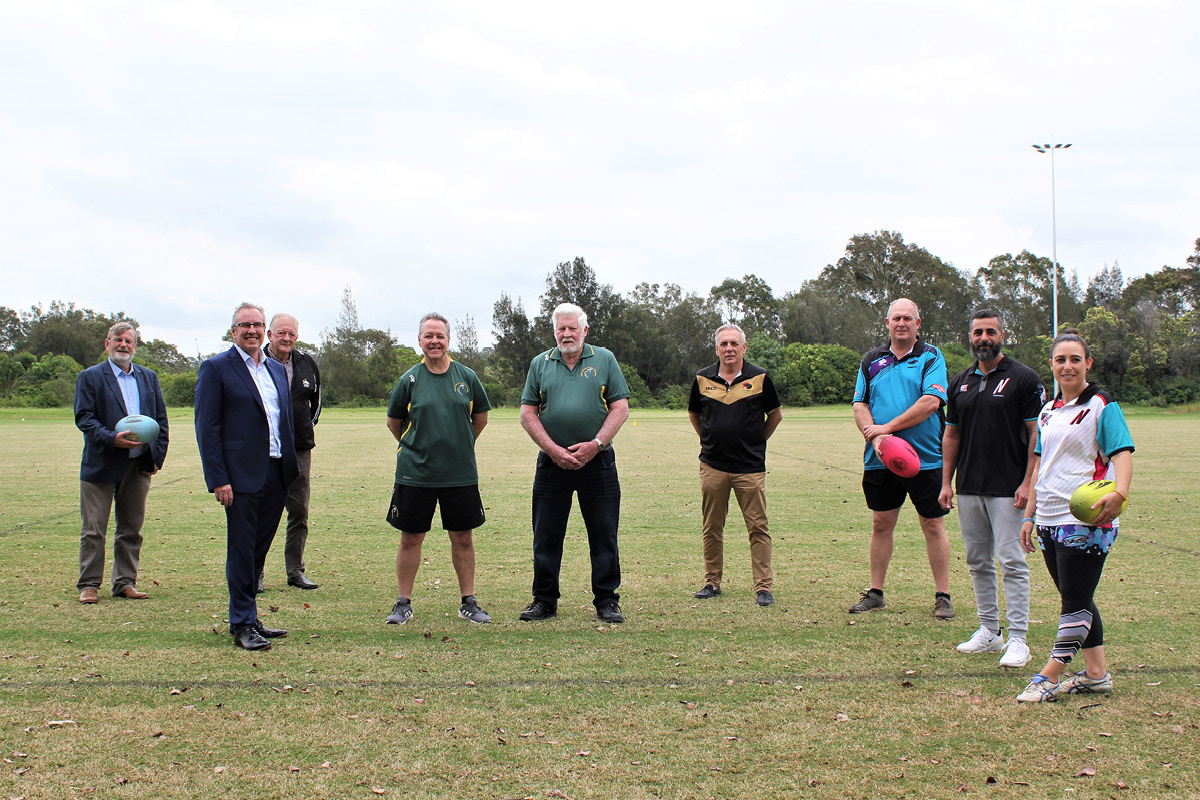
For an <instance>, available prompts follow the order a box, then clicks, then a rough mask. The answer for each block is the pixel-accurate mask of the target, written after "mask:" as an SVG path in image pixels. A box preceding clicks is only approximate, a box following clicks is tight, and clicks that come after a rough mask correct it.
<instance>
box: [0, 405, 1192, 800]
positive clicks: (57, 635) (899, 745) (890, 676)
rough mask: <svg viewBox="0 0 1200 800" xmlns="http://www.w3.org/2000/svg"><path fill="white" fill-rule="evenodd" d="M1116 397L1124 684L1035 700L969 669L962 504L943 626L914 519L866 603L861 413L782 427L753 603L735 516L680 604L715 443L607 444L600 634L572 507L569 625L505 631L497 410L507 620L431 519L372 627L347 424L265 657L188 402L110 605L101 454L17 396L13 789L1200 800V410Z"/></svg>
mask: <svg viewBox="0 0 1200 800" xmlns="http://www.w3.org/2000/svg"><path fill="white" fill-rule="evenodd" d="M1126 411H1127V414H1128V416H1129V421H1130V427H1131V430H1132V432H1133V435H1134V438H1135V441H1136V443H1137V446H1138V452H1137V454H1136V456H1135V459H1134V471H1135V474H1134V482H1133V497H1132V501H1131V505H1130V508H1129V510H1128V511H1127V512H1126V514H1125V515H1123V516H1122V523H1123V524H1122V529H1121V535H1120V538H1119V539H1118V542H1117V545H1116V547H1115V548H1114V550H1113V554H1112V556H1111V557H1110V559H1109V562H1108V566H1107V568H1106V574H1105V578H1104V580H1103V581H1102V582H1101V585H1100V591H1099V596H1098V599H1097V602H1098V604H1100V606H1101V608H1102V609H1104V611H1105V623H1106V626H1105V627H1106V633H1107V639H1108V642H1107V650H1108V653H1109V659H1110V662H1111V665H1112V669H1113V672H1114V676H1115V677H1116V694H1115V695H1114V696H1113V697H1112V698H1106V699H1101V700H1076V699H1071V700H1068V701H1064V702H1060V703H1058V704H1055V705H1052V706H1046V707H1033V708H1018V707H1017V705H1016V703H1015V702H1013V697H1014V696H1015V694H1016V693H1017V692H1018V691H1019V690H1020V689H1021V687H1022V686H1023V685H1024V681H1025V680H1026V679H1027V678H1028V674H1026V673H1025V672H1024V671H1022V672H1020V673H1012V672H1008V673H1005V672H1002V671H1001V670H1000V669H999V668H998V667H997V666H996V663H995V658H993V657H992V656H991V655H983V656H964V655H960V654H958V653H955V652H954V649H953V646H954V644H955V643H956V642H959V641H962V640H963V639H965V638H966V637H967V636H969V635H970V633H971V632H972V631H973V630H974V629H975V628H976V627H977V622H976V620H975V618H974V615H973V607H974V604H973V600H972V597H971V590H970V584H969V580H968V577H967V572H966V567H965V565H964V564H963V563H962V561H961V554H962V547H961V542H956V541H955V540H956V536H957V529H956V523H955V517H954V515H953V514H952V515H951V516H950V517H948V527H949V528H950V531H951V533H950V538H951V543H952V546H953V547H954V554H955V563H954V566H953V568H952V585H951V591H952V594H953V597H954V601H955V606H956V609H957V611H958V616H957V618H956V619H954V620H952V621H950V622H948V623H939V622H936V621H935V620H933V619H932V617H931V613H930V612H931V607H932V583H931V579H930V577H929V571H928V566H927V564H926V561H925V554H924V546H923V542H922V540H921V536H920V533H919V531H918V529H917V525H916V516H915V514H914V513H913V512H912V511H911V510H908V511H905V512H904V513H903V514H902V515H901V520H900V525H899V527H898V529H897V548H896V555H895V557H894V559H893V562H892V568H891V571H890V573H889V578H888V603H889V608H888V609H887V610H885V611H882V612H873V613H872V614H869V615H865V616H863V617H850V616H849V615H848V614H846V608H847V607H848V606H849V605H850V603H852V602H853V601H854V600H855V599H856V598H857V596H858V592H859V591H861V590H862V589H863V588H864V587H865V584H866V583H867V563H866V559H867V552H866V545H867V537H868V533H869V516H868V512H867V510H866V508H865V506H864V504H863V501H862V496H861V489H860V487H859V480H860V477H861V448H862V445H861V441H862V440H861V437H859V436H858V434H857V432H856V431H855V429H854V425H853V422H852V419H851V414H850V410H849V408H848V407H846V406H842V407H825V408H817V409H785V418H784V422H783V424H782V425H781V427H780V429H779V431H778V432H777V433H776V435H775V437H774V438H772V440H771V444H770V446H769V448H768V466H769V470H770V474H769V476H768V488H767V493H768V504H769V506H768V510H769V513H770V517H771V530H772V535H773V538H774V542H775V571H776V582H775V593H776V598H777V603H776V605H775V606H774V607H772V608H767V609H760V608H757V607H756V606H755V605H754V603H753V599H754V598H753V592H752V591H751V585H750V576H749V557H748V552H747V546H746V543H745V537H744V534H739V533H738V523H740V520H739V519H738V518H737V516H736V512H734V514H732V515H731V524H730V526H729V527H728V529H727V552H726V575H727V577H726V582H725V586H724V588H725V594H723V595H722V596H721V597H719V598H715V599H713V600H710V601H706V602H703V603H701V602H700V601H696V600H694V599H692V597H691V593H692V592H693V591H695V590H696V589H697V588H699V586H700V583H701V582H702V570H701V562H700V542H699V486H698V477H697V467H696V463H697V462H696V453H697V451H698V444H697V441H696V437H695V434H694V433H693V432H692V430H691V426H690V424H689V423H688V421H687V417H686V414H685V412H665V411H651V412H643V411H639V410H634V411H633V413H632V415H631V417H630V422H629V423H626V425H625V427H624V429H623V430H622V431H621V433H620V435H619V436H618V437H617V439H616V442H615V447H616V452H617V463H618V470H619V471H620V475H621V482H622V489H623V505H622V526H621V550H622V566H623V570H624V581H623V585H622V588H621V592H622V600H621V603H622V607H623V609H624V611H625V613H626V616H627V618H628V622H627V623H626V624H625V625H623V626H615V627H611V628H610V627H607V626H600V625H598V624H597V623H596V622H595V621H594V620H593V619H592V613H591V612H592V609H591V604H590V597H589V596H588V594H587V585H588V579H587V554H586V539H585V538H584V536H583V532H582V523H581V522H580V521H579V518H578V516H577V515H576V516H575V517H574V518H573V521H572V525H571V528H570V531H569V533H568V542H567V547H566V551H565V558H564V569H563V594H564V596H563V600H562V603H561V605H560V609H559V613H560V616H559V617H558V618H557V619H555V620H552V621H548V622H542V623H536V624H529V623H520V622H518V621H517V620H516V615H517V613H518V612H519V611H520V609H521V608H523V607H524V605H525V604H526V603H527V602H528V599H529V581H530V577H531V566H530V539H531V534H530V531H529V513H530V486H531V483H532V472H533V462H534V456H535V453H536V451H535V448H534V445H533V444H532V443H531V442H530V441H529V439H528V437H527V436H526V435H525V433H524V432H523V431H522V430H521V428H520V425H519V423H518V421H517V415H516V411H515V410H504V409H502V410H497V411H493V412H492V414H491V419H490V424H489V425H488V428H487V429H486V430H485V431H484V433H483V436H482V437H481V438H480V441H479V446H478V448H479V449H478V452H479V464H480V477H481V484H480V489H481V493H482V495H483V498H484V502H485V505H486V506H487V507H488V522H487V524H486V525H485V526H484V527H483V528H481V529H479V530H477V531H476V546H477V550H478V564H479V566H478V579H477V583H478V591H477V594H478V596H479V598H480V601H481V602H482V603H483V605H484V607H485V608H487V609H488V611H489V612H490V613H491V615H492V617H493V618H494V620H495V622H494V623H493V624H490V625H486V626H474V625H471V624H470V623H467V622H464V621H462V620H459V619H458V618H457V616H456V615H455V610H456V608H457V603H458V597H457V592H456V588H455V584H454V576H453V571H452V569H451V566H450V563H449V555H448V548H447V546H446V543H445V539H444V537H439V536H438V535H437V534H436V532H435V533H432V534H431V535H430V536H429V538H428V540H427V542H426V548H425V553H426V558H427V563H426V564H425V565H424V566H423V567H422V569H421V572H420V574H419V576H418V585H417V590H416V592H415V596H414V598H413V607H414V609H415V611H416V615H417V619H416V620H414V621H413V622H412V623H409V624H408V625H406V626H404V627H403V628H396V627H393V626H385V625H384V624H383V617H384V616H385V615H386V614H387V611H388V609H389V608H390V606H391V603H392V601H393V600H394V599H395V573H394V558H395V549H396V544H397V537H398V535H399V534H397V533H396V532H395V531H394V530H392V529H391V528H390V527H389V526H387V524H386V523H385V522H384V521H383V514H384V511H385V508H386V502H387V499H388V496H389V494H390V490H391V474H392V470H393V466H394V463H393V447H394V444H393V440H392V439H391V437H390V436H389V434H388V432H387V430H386V429H385V427H384V412H383V410H382V409H360V410H340V409H329V410H327V411H326V412H325V414H323V415H322V418H321V424H320V428H319V434H320V435H319V437H318V446H317V449H316V451H314V495H313V501H312V508H313V533H312V537H311V539H310V542H309V554H308V561H309V573H310V574H311V575H312V576H313V578H314V579H315V580H318V581H319V582H320V583H321V584H322V588H321V589H319V590H317V591H315V592H299V591H297V590H293V589H287V588H285V586H284V580H283V563H282V553H281V552H280V551H279V550H278V549H276V550H275V551H273V552H272V555H271V557H270V559H269V560H268V566H267V587H268V591H267V593H266V594H265V595H264V596H263V597H261V598H260V608H261V609H262V611H263V613H264V617H265V619H266V621H267V622H268V623H269V624H271V625H276V624H278V625H279V626H282V627H286V628H288V629H289V630H290V632H291V633H290V634H289V636H288V637H287V638H286V639H282V640H279V641H278V642H277V644H276V647H275V648H274V649H273V650H271V651H270V652H269V653H259V654H251V653H245V652H241V651H237V650H235V649H234V648H233V647H232V646H231V644H230V640H229V635H228V632H227V627H226V626H225V624H224V616H225V608H226V602H227V596H226V594H225V583H224V573H223V560H224V530H225V529H224V514H223V511H222V509H221V508H220V507H219V506H218V505H217V504H216V502H215V501H213V499H212V497H211V496H210V495H209V494H208V493H207V492H206V491H205V488H204V482H203V479H202V477H201V474H200V468H199V460H198V458H197V455H196V445H195V439H194V436H193V432H192V425H191V413H190V410H188V409H181V410H176V411H174V412H173V413H172V416H171V422H172V427H171V430H172V445H171V450H170V452H169V454H168V457H167V463H166V467H165V469H164V471H163V472H162V473H161V474H160V475H159V476H157V477H156V478H155V482H154V488H153V489H152V492H151V495H150V500H149V504H148V512H149V514H148V517H149V518H148V521H147V525H146V544H145V547H144V549H143V553H142V571H141V578H140V580H139V587H140V588H143V589H144V590H146V591H148V592H149V593H150V594H151V599H150V600H149V601H144V602H129V601H124V600H121V601H118V600H115V599H112V598H111V597H110V596H109V595H108V593H107V592H102V593H101V602H100V604H99V605H98V606H92V607H81V606H80V605H79V604H78V603H77V602H76V601H75V595H76V591H75V578H76V576H77V569H78V536H79V518H78V469H79V452H80V448H81V441H82V437H81V436H80V434H79V433H78V431H77V430H76V429H75V428H74V425H73V423H72V421H71V419H70V413H69V411H65V410H61V411H41V410H22V409H3V410H0V453H3V457H2V459H0V618H2V619H3V625H0V709H2V711H0V735H2V736H3V742H2V743H0V750H2V754H3V756H4V757H5V759H6V761H5V762H4V763H3V764H0V776H3V783H4V786H3V788H2V791H3V792H5V793H6V794H4V795H3V796H8V797H26V798H35V797H71V796H80V797H83V796H95V797H163V796H173V797H217V796H222V797H224V796H247V797H249V796H253V797H301V796H302V797H380V796H383V797H448V796H451V797H472V798H474V797H479V798H509V797H569V798H584V797H628V798H641V797H670V798H675V797H679V798H691V797H697V798H700V797H760V796H761V797H819V798H824V797H829V798H832V797H960V796H962V795H963V794H964V793H967V794H969V795H974V796H983V797H992V796H1005V797H1008V796H1014V794H1018V795H1019V796H1022V797H1031V798H1032V797H1048V796H1069V797H1101V796H1103V797H1109V796H1117V795H1118V794H1119V793H1120V795H1121V796H1125V795H1128V796H1143V797H1156V798H1158V797H1194V796H1195V794H1196V793H1197V787H1200V779H1198V774H1197V767H1196V759H1195V756H1194V754H1195V752H1196V751H1197V750H1198V749H1200V748H1197V746H1196V736H1197V730H1198V728H1197V724H1198V722H1200V713H1198V712H1200V692H1198V691H1197V686H1198V684H1200V658H1198V656H1200V647H1198V646H1197V641H1196V635H1195V626H1196V622H1197V611H1196V609H1197V607H1198V601H1200V590H1197V588H1196V581H1195V578H1196V575H1197V573H1198V569H1197V567H1198V564H1197V555H1198V552H1200V547H1198V546H1197V545H1196V541H1195V533H1194V532H1195V531H1196V530H1197V526H1198V523H1200V509H1198V505H1200V504H1197V502H1196V501H1195V498H1194V492H1193V486H1194V483H1195V476H1196V475H1197V474H1200V457H1198V456H1197V455H1196V454H1195V452H1194V451H1191V450H1190V449H1189V448H1187V447H1184V446H1181V443H1184V442H1189V441H1193V440H1195V439H1196V434H1197V433H1198V432H1200V417H1198V416H1196V415H1194V414H1192V415H1178V414H1168V413H1165V412H1149V411H1132V412H1131V411H1130V410H1129V409H1127V410H1126ZM23 417H24V420H22V418H23ZM635 423H636V424H635ZM1031 572H1032V574H1033V576H1034V581H1033V582H1034V593H1033V604H1032V606H1033V607H1032V616H1033V619H1034V620H1035V624H1034V625H1033V626H1032V628H1031V631H1030V645H1031V647H1032V648H1033V650H1034V662H1033V663H1037V662H1038V661H1039V660H1040V659H1044V658H1045V655H1046V652H1047V648H1048V646H1049V643H1050V642H1051V640H1052V638H1053V635H1054V630H1055V627H1056V625H1057V615H1058V610H1057V595H1056V594H1055V593H1054V592H1053V589H1052V587H1051V586H1050V585H1049V580H1048V577H1047V576H1046V574H1045V570H1044V567H1042V565H1041V564H1040V562H1036V561H1035V563H1034V564H1033V566H1032V569H1031ZM1031 666H1032V664H1031ZM1122 784H1123V785H1124V787H1127V788H1119V787H1120V786H1121V785H1122ZM1068 790H1069V791H1068ZM1064 793H1065V794H1064Z"/></svg>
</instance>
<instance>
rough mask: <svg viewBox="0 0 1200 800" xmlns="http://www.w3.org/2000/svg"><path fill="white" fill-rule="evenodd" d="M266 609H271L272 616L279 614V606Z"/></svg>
mask: <svg viewBox="0 0 1200 800" xmlns="http://www.w3.org/2000/svg"><path fill="white" fill-rule="evenodd" d="M267 608H269V609H271V613H272V614H278V613H279V606H267Z"/></svg>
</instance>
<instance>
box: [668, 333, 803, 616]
mask: <svg viewBox="0 0 1200 800" xmlns="http://www.w3.org/2000/svg"><path fill="white" fill-rule="evenodd" d="M715 340H716V349H717V359H718V360H717V363H716V364H713V365H712V366H709V367H705V368H704V369H702V370H700V372H698V373H697V374H696V377H695V379H694V380H693V381H692V391H691V395H690V397H689V398H688V417H689V418H690V419H691V422H692V427H693V428H695V430H696V435H697V436H699V437H700V508H701V513H702V515H703V517H704V523H703V524H704V533H703V542H704V586H703V587H702V588H701V589H700V591H698V592H696V594H695V597H696V598H697V599H698V600H707V599H709V598H710V597H715V596H717V595H719V594H720V593H721V576H722V573H723V571H724V562H725V548H724V544H725V543H724V539H725V517H726V514H727V513H728V511H729V491H730V489H732V490H733V492H734V495H735V496H736V497H737V501H738V506H739V507H740V508H741V509H742V517H743V519H745V521H746V531H747V533H749V535H750V568H751V571H752V572H753V574H754V591H755V602H757V603H758V605H760V606H769V605H771V604H772V603H774V602H775V597H774V595H772V594H771V585H772V580H773V577H774V575H773V573H772V571H771V533H770V531H769V530H768V528H767V497H766V478H767V439H770V438H771V434H772V433H774V432H775V428H777V427H778V426H779V422H780V420H782V419H783V409H782V408H781V404H780V402H779V393H778V392H776V391H775V384H774V383H773V382H772V381H771V376H770V375H768V374H767V371H766V370H765V369H763V368H762V367H756V366H755V365H754V364H751V363H749V362H748V361H746V360H745V356H746V334H745V332H743V331H742V329H741V328H739V327H738V326H737V325H733V324H728V325H722V326H721V327H719V328H717V333H716V336H715Z"/></svg>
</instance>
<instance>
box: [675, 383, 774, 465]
mask: <svg viewBox="0 0 1200 800" xmlns="http://www.w3.org/2000/svg"><path fill="white" fill-rule="evenodd" d="M720 370H721V365H720V364H719V363H718V364H713V365H712V366H709V367H705V368H704V369H702V370H700V371H699V372H698V373H696V378H695V380H693V381H692V393H691V396H690V397H689V398H688V411H689V412H691V413H693V414H699V415H700V460H701V461H703V462H704V463H705V464H708V465H709V466H710V467H712V468H713V469H719V470H721V471H722V472H734V473H739V474H743V473H747V472H766V471H767V435H766V430H767V413H768V412H770V411H774V410H775V409H777V408H779V406H780V405H781V403H780V402H779V392H777V391H776V390H775V383H774V382H773V381H772V380H771V376H770V375H768V374H767V371H766V370H765V369H763V368H762V367H756V366H755V365H753V364H751V363H750V362H749V361H743V362H742V373H741V374H740V375H738V377H737V378H735V379H734V381H733V383H726V382H725V379H724V378H722V377H721V375H720Z"/></svg>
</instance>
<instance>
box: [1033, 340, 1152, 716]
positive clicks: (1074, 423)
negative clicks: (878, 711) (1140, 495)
mask: <svg viewBox="0 0 1200 800" xmlns="http://www.w3.org/2000/svg"><path fill="white" fill-rule="evenodd" d="M1050 365H1051V368H1052V369H1053V371H1054V377H1055V379H1056V380H1057V381H1058V386H1059V394H1058V397H1056V398H1054V400H1052V401H1051V402H1049V403H1047V404H1046V405H1045V406H1044V407H1043V408H1042V411H1041V413H1040V414H1039V415H1038V439H1037V446H1036V448H1035V451H1034V452H1035V453H1036V456H1037V459H1036V461H1035V465H1034V470H1035V474H1036V475H1037V483H1036V485H1035V487H1034V490H1033V491H1031V492H1030V493H1029V503H1028V505H1027V506H1026V508H1025V520H1024V522H1023V523H1022V525H1021V543H1022V544H1023V545H1024V547H1025V551H1026V552H1028V553H1032V552H1033V549H1034V543H1035V542H1036V543H1037V546H1038V547H1040V548H1041V551H1042V555H1043V556H1044V557H1045V559H1046V568H1047V569H1048V570H1049V571H1050V577H1051V578H1052V579H1053V580H1054V585H1055V586H1056V587H1057V588H1058V592H1059V594H1060V595H1062V616H1061V617H1060V618H1059V622H1058V638H1057V639H1056V640H1055V642H1054V649H1053V650H1051V651H1050V660H1049V661H1047V662H1046V666H1045V667H1043V668H1042V671H1041V672H1040V673H1038V674H1037V675H1034V676H1033V680H1031V681H1030V682H1029V685H1028V686H1026V687H1025V690H1024V691H1023V692H1021V693H1020V694H1019V695H1017V701H1018V702H1021V703H1043V702H1052V701H1054V700H1057V699H1058V698H1060V697H1062V696H1064V695H1067V694H1100V693H1103V694H1107V693H1110V692H1112V675H1111V674H1110V673H1109V672H1108V668H1107V666H1106V665H1105V663H1104V624H1103V622H1102V621H1101V619H1100V612H1099V610H1098V609H1097V608H1096V604H1095V602H1094V601H1093V596H1094V594H1095V591H1096V586H1097V584H1099V582H1100V574H1101V573H1102V572H1103V571H1104V560H1105V558H1106V557H1107V556H1108V551H1109V549H1110V548H1111V547H1112V545H1113V542H1114V541H1115V540H1116V538H1117V515H1118V514H1119V513H1121V505H1122V504H1123V503H1124V502H1125V501H1126V500H1128V499H1129V483H1130V481H1131V480H1132V479H1133V449H1134V448H1133V439H1132V438H1131V437H1130V436H1129V427H1128V426H1127V425H1126V424H1125V415H1124V414H1122V413H1121V407H1120V406H1119V405H1117V403H1116V402H1115V401H1114V400H1113V399H1112V397H1110V396H1109V395H1108V394H1107V393H1105V392H1103V391H1101V390H1100V389H1099V388H1097V387H1096V385H1095V384H1092V383H1088V379H1087V373H1088V370H1089V369H1091V367H1092V355H1091V352H1090V351H1089V350H1088V346H1087V343H1086V342H1084V341H1083V339H1082V338H1081V337H1080V336H1079V333H1078V331H1076V330H1074V329H1068V330H1066V331H1064V332H1063V333H1061V334H1060V335H1059V336H1058V337H1057V338H1056V339H1055V340H1054V343H1053V345H1052V346H1051V348H1050ZM1092 480H1113V481H1115V482H1116V485H1115V487H1114V488H1113V491H1111V492H1110V493H1108V494H1107V495H1105V496H1104V497H1102V498H1101V499H1100V500H1099V501H1098V502H1097V503H1096V505H1095V506H1093V508H1098V509H1100V516H1098V517H1096V519H1094V520H1093V521H1092V524H1090V525H1085V524H1083V523H1081V522H1080V521H1079V520H1077V519H1076V518H1075V517H1073V516H1072V515H1071V512H1070V508H1069V503H1070V500H1071V495H1072V493H1074V491H1075V490H1076V489H1077V488H1079V486H1081V485H1082V484H1084V483H1087V482H1088V481H1092ZM1080 651H1082V652H1083V661H1084V664H1085V665H1086V668H1085V669H1084V670H1082V671H1080V672H1076V673H1075V674H1074V675H1067V676H1066V677H1064V673H1065V671H1066V668H1067V664H1069V663H1070V662H1071V659H1072V658H1074V656H1075V654H1076V653H1078V652H1080Z"/></svg>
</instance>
